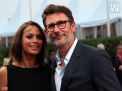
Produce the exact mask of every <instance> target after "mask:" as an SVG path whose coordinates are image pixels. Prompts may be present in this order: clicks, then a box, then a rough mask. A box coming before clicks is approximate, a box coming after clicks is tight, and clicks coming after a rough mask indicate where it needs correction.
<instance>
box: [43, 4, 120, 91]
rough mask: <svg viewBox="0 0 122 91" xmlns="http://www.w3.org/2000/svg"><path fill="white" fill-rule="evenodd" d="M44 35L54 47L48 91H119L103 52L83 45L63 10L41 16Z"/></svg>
mask: <svg viewBox="0 0 122 91" xmlns="http://www.w3.org/2000/svg"><path fill="white" fill-rule="evenodd" d="M42 18H43V24H44V26H45V33H46V34H47V36H48V37H49V38H50V39H51V40H52V42H53V43H54V44H55V45H56V46H57V47H58V52H57V54H56V64H55V65H54V69H53V70H54V71H53V76H52V91H122V89H121V87H120V84H119V82H118V79H117V77H116V74H115V72H114V69H113V66H112V64H111V61H110V57H109V56H108V55H107V54H106V53H105V51H103V50H100V49H96V48H93V47H90V46H87V45H83V44H82V43H81V42H80V41H79V40H77V38H76V24H75V22H74V18H73V16H72V13H71V11H70V10H69V9H68V8H67V7H64V6H60V5H52V4H51V5H49V6H47V7H46V9H45V10H44V12H43V14H42Z"/></svg>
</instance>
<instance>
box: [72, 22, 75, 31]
mask: <svg viewBox="0 0 122 91" xmlns="http://www.w3.org/2000/svg"><path fill="white" fill-rule="evenodd" d="M72 31H73V32H76V23H75V22H73V23H72Z"/></svg>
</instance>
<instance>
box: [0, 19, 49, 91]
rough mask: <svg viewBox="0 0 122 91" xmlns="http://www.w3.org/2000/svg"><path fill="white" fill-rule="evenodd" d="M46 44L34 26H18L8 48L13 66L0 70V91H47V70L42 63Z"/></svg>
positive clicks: (26, 24)
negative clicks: (9, 48)
mask: <svg viewBox="0 0 122 91" xmlns="http://www.w3.org/2000/svg"><path fill="white" fill-rule="evenodd" d="M46 45H47V42H46V36H45V34H44V32H43V30H42V28H41V27H40V26H39V25H38V24H37V23H35V22H33V21H28V22H25V23H24V24H22V25H21V26H20V28H19V29H18V31H17V33H16V35H15V38H14V40H13V45H12V48H11V55H12V59H13V61H12V62H13V63H12V65H8V66H4V67H2V68H1V69H0V91H50V80H51V68H50V66H48V65H46V64H44V58H45V54H46V53H45V49H46Z"/></svg>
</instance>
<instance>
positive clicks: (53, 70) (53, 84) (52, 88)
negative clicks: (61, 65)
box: [51, 59, 57, 91]
mask: <svg viewBox="0 0 122 91" xmlns="http://www.w3.org/2000/svg"><path fill="white" fill-rule="evenodd" d="M56 66H57V64H56V59H55V60H54V61H53V63H52V83H51V91H56V86H55V79H54V74H55V68H56Z"/></svg>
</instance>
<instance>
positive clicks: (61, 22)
mask: <svg viewBox="0 0 122 91" xmlns="http://www.w3.org/2000/svg"><path fill="white" fill-rule="evenodd" d="M64 23H65V21H59V22H57V25H62V24H64Z"/></svg>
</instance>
